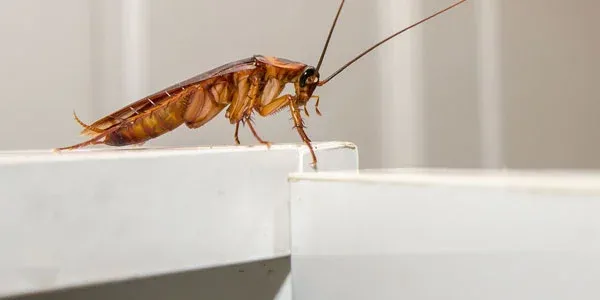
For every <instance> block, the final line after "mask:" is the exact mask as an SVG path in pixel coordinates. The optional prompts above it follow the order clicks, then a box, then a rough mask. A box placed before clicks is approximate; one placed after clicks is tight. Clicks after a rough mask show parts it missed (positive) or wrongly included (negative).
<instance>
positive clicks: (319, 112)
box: [311, 96, 322, 116]
mask: <svg viewBox="0 0 600 300" xmlns="http://www.w3.org/2000/svg"><path fill="white" fill-rule="evenodd" d="M311 98H317V102H316V103H315V111H316V112H317V115H319V116H322V115H321V111H319V100H321V97H319V96H311Z"/></svg>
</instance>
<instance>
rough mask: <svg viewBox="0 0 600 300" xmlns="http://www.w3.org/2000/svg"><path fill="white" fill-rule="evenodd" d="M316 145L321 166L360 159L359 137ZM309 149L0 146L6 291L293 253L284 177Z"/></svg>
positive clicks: (304, 162) (303, 163)
mask: <svg viewBox="0 0 600 300" xmlns="http://www.w3.org/2000/svg"><path fill="white" fill-rule="evenodd" d="M316 146H317V155H318V158H319V159H320V164H319V169H320V170H333V169H350V170H353V169H356V168H357V162H358V159H357V151H356V148H355V147H354V146H353V145H352V144H348V143H336V142H331V143H321V144H317V145H316ZM307 151H308V149H305V148H304V147H297V146H294V145H273V146H272V148H271V150H266V148H265V147H263V146H261V147H215V148H212V149H210V148H181V149H140V150H112V149H108V150H105V149H97V150H82V151H76V152H72V153H68V152H63V153H60V154H56V153H51V152H41V151H31V152H13V153H10V152H3V153H0V240H1V241H2V247H1V250H0V295H9V294H18V293H23V292H37V291H44V290H55V289H58V288H63V287H73V286H81V285H88V284H92V283H103V282H112V281H117V280H124V279H131V278H138V277H147V276H151V275H159V274H165V273H176V272H183V271H190V270H199V269H203V268H209V267H215V266H226V265H230V264H234V263H243V262H251V261H255V260H262V259H271V258H276V257H282V256H287V255H289V213H288V203H289V189H288V185H287V184H288V183H287V181H286V176H287V174H288V173H289V172H297V171H309V172H312V169H309V170H307V169H306V168H307V167H308V168H309V163H310V155H309V154H308V152H307ZM283 292H285V290H284V291H283ZM282 297H283V296H282Z"/></svg>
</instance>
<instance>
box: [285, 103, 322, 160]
mask: <svg viewBox="0 0 600 300" xmlns="http://www.w3.org/2000/svg"><path fill="white" fill-rule="evenodd" d="M288 105H289V107H290V111H291V112H292V118H293V119H294V127H295V128H296V130H298V134H300V137H301V138H302V141H303V142H304V143H305V144H306V146H308V149H309V150H310V155H311V156H312V163H311V167H313V169H315V170H316V169H317V156H316V155H315V151H314V150H313V147H312V144H311V141H310V139H309V138H308V136H307V135H306V132H304V122H303V121H302V116H301V115H300V110H298V108H297V107H296V106H295V105H294V102H293V101H290V102H289V103H288Z"/></svg>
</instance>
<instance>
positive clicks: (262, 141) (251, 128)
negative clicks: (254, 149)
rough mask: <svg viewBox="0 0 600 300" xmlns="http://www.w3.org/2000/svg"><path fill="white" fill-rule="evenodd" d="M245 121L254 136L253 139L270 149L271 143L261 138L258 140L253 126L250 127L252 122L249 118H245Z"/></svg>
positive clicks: (258, 137)
mask: <svg viewBox="0 0 600 300" xmlns="http://www.w3.org/2000/svg"><path fill="white" fill-rule="evenodd" d="M246 121H247V122H248V127H249V128H250V131H252V134H253V135H254V137H255V138H256V139H257V140H258V141H259V142H260V143H261V144H264V145H267V148H269V149H270V148H271V142H268V141H264V140H263V139H262V138H260V136H258V133H257V132H256V130H255V129H254V126H253V125H252V120H250V118H249V117H247V118H246Z"/></svg>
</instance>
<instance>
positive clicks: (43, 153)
mask: <svg viewBox="0 0 600 300" xmlns="http://www.w3.org/2000/svg"><path fill="white" fill-rule="evenodd" d="M313 147H314V148H315V151H321V150H332V149H340V148H349V149H356V148H357V147H356V145H355V144H353V143H351V142H344V141H325V142H313ZM287 150H296V151H299V153H301V154H303V153H308V151H309V150H308V148H307V147H306V145H305V144H302V143H282V144H272V145H271V148H270V149H268V148H267V146H266V145H262V144H256V145H216V146H198V147H101V148H100V147H96V148H94V147H90V148H81V149H76V150H70V151H60V152H55V151H54V150H53V149H42V150H22V151H0V166H1V165H6V164H22V163H33V162H57V161H76V160H87V159H115V158H126V157H129V158H132V157H133V158H149V157H164V156H174V155H177V156H180V155H198V154H211V153H227V152H230V153H231V152H252V151H287Z"/></svg>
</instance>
